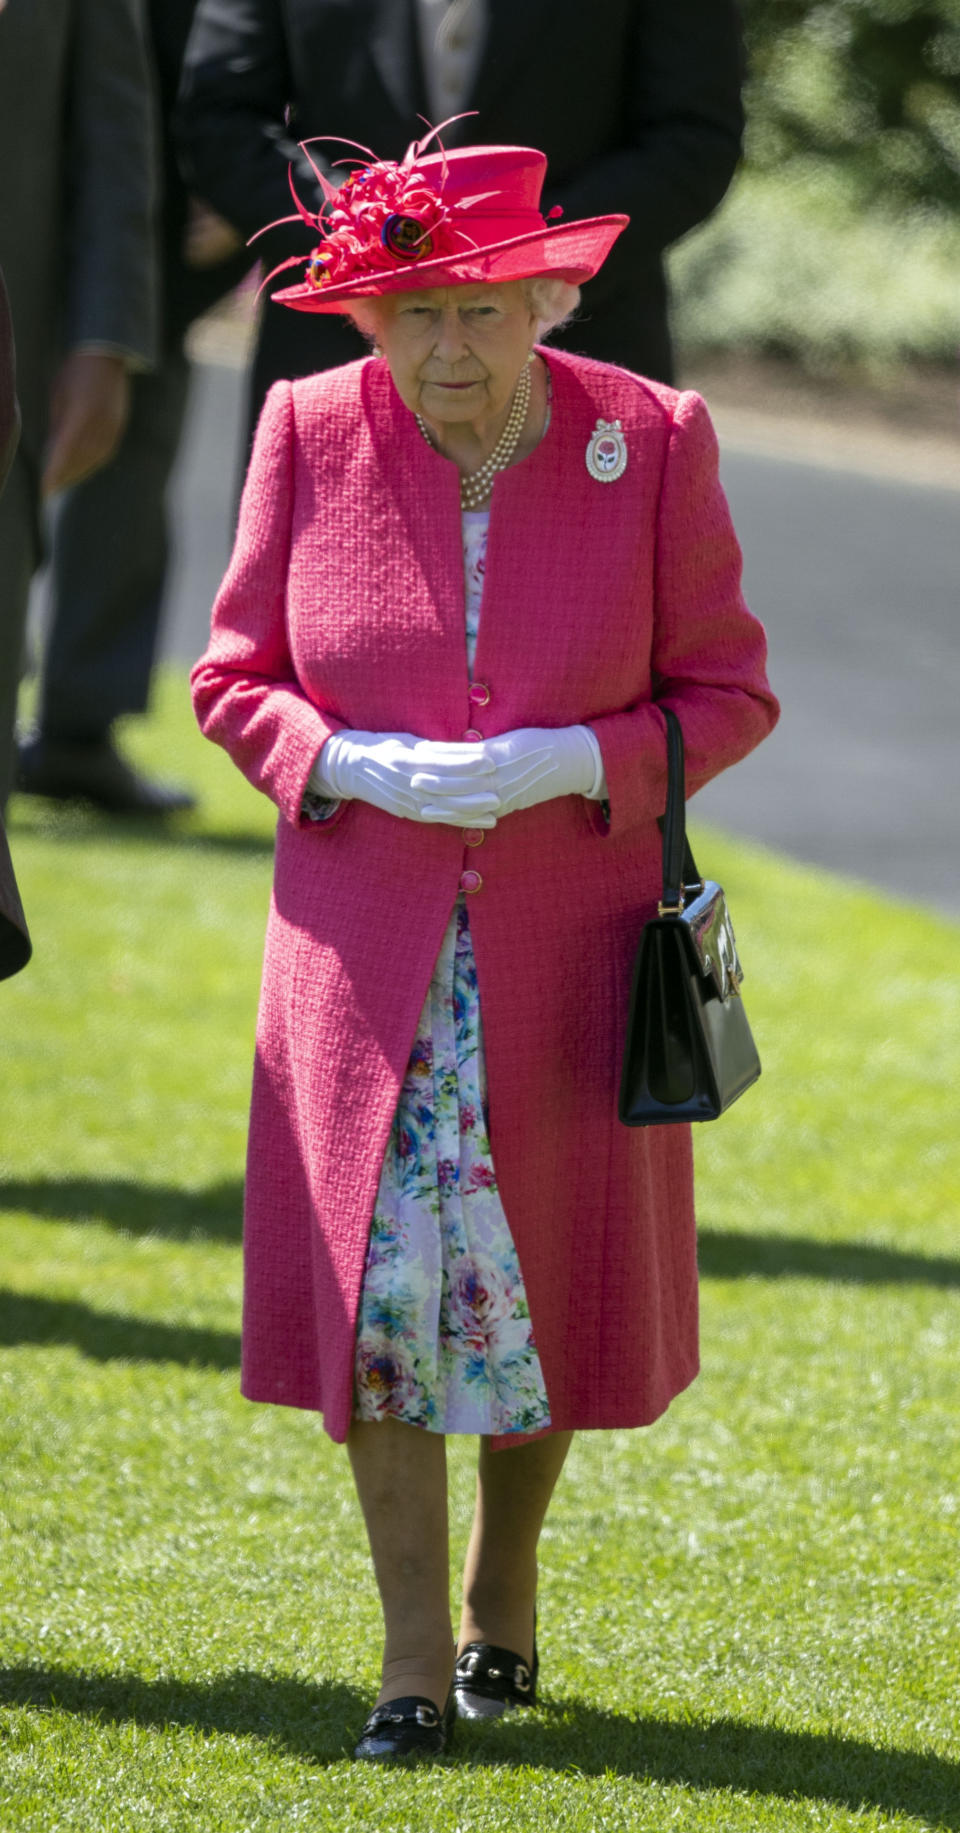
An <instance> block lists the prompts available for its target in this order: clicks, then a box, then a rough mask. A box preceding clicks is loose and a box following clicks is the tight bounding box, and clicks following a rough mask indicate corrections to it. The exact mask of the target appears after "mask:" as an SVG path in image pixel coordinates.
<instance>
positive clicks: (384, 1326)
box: [354, 510, 550, 1435]
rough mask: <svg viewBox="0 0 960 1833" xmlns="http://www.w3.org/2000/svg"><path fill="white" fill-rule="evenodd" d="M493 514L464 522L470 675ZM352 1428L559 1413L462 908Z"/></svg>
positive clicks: (360, 1353)
mask: <svg viewBox="0 0 960 1833" xmlns="http://www.w3.org/2000/svg"><path fill="white" fill-rule="evenodd" d="M488 526H489V511H487V510H474V511H465V512H464V515H463V552H464V571H465V579H466V612H467V661H468V666H469V669H470V672H471V674H472V672H473V659H474V655H475V653H476V644H477V631H478V628H479V623H480V601H481V596H482V592H483V573H484V563H485V557H486V545H487V530H488ZM354 1412H355V1417H356V1418H358V1419H385V1418H387V1417H393V1418H396V1419H402V1420H405V1421H406V1422H407V1423H408V1424H410V1425H416V1426H425V1427H427V1428H428V1429H429V1430H430V1431H433V1432H477V1433H485V1434H490V1435H494V1434H496V1435H503V1434H508V1433H510V1432H523V1433H527V1432H539V1431H543V1430H544V1428H546V1427H548V1426H549V1425H550V1410H549V1406H548V1403H547V1392H546V1388H545V1386H544V1381H543V1373H542V1370H541V1367H540V1358H539V1356H538V1354H537V1348H536V1343H535V1341H534V1336H533V1329H532V1326H531V1322H530V1311H529V1307H528V1305H527V1300H526V1294H525V1292H524V1287H523V1276H522V1274H521V1271H520V1263H519V1261H518V1259H517V1251H516V1248H515V1247H514V1244H513V1239H512V1236H511V1234H510V1227H509V1224H508V1222H507V1218H506V1214H505V1213H504V1208H503V1204H502V1202H501V1201H500V1195H499V1192H498V1190H497V1179H496V1173H495V1171H494V1168H493V1160H492V1158H491V1155H490V1141H489V1139H488V1137H487V1123H486V1075H485V1070H484V1061H483V1035H482V1030H481V1023H480V1001H479V996H478V992H477V970H476V965H475V962H474V958H473V945H472V942H471V940H470V923H469V917H468V913H467V906H466V900H465V898H464V897H463V896H462V895H461V896H460V897H458V899H457V902H456V904H455V906H454V909H453V912H452V914H451V917H450V922H449V923H448V925H447V930H446V934H445V936H444V939H443V942H442V944H441V947H440V953H439V955H438V957H437V963H436V966H435V968H434V971H433V978H432V979H431V982H430V987H429V991H428V993H427V997H426V1000H425V1001H424V1006H423V1011H422V1013H421V1015H420V1022H419V1024H418V1026H417V1036H416V1040H415V1042H414V1046H413V1050H412V1051H411V1054H410V1061H409V1063H408V1065H407V1073H406V1077H405V1078H404V1083H403V1088H402V1089H401V1092H400V1099H399V1102H398V1104H397V1111H396V1114H395V1116H394V1121H393V1126H392V1129H391V1132H390V1137H389V1140H388V1142H387V1149H386V1153H385V1155H384V1161H383V1167H382V1170H381V1174H380V1185H379V1189H378V1191H377V1199H376V1203H375V1205H374V1212H373V1221H372V1223H371V1226H370V1240H369V1244H368V1247H367V1260H366V1266H365V1269H364V1275H363V1287H362V1291H361V1296H360V1307H359V1313H358V1317H357V1339H356V1371H355V1408H354Z"/></svg>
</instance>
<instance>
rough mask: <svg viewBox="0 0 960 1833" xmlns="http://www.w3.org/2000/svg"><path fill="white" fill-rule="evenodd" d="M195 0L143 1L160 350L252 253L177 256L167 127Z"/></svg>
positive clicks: (178, 218) (175, 171) (180, 190)
mask: <svg viewBox="0 0 960 1833" xmlns="http://www.w3.org/2000/svg"><path fill="white" fill-rule="evenodd" d="M196 6H197V0H149V4H148V7H147V22H148V37H149V42H150V48H151V51H152V62H153V73H154V79H155V83H156V90H157V105H158V112H159V117H160V123H159V125H160V155H161V157H160V180H161V187H162V191H161V198H162V208H161V212H160V264H161V282H162V285H161V306H162V311H161V336H162V339H163V344H164V347H165V348H166V349H176V348H178V347H179V345H180V344H181V342H182V340H183V336H184V333H185V332H186V330H187V328H188V326H189V325H191V324H192V323H193V320H194V319H195V318H199V316H200V314H201V313H202V312H206V311H208V310H209V308H210V307H211V306H212V305H215V304H216V301H217V300H218V299H220V298H222V296H223V294H224V293H226V292H229V291H230V290H231V288H233V287H235V286H237V285H239V283H240V281H241V280H242V279H243V277H244V275H245V274H247V273H249V271H250V268H251V267H252V266H253V263H254V260H255V254H254V253H253V251H248V250H247V249H243V251H242V252H241V253H239V254H236V255H232V256H230V257H229V258H228V259H227V260H226V261H221V262H219V263H218V264H217V266H216V267H206V268H194V267H188V266H187V265H186V262H185V261H184V259H183V236H184V231H185V229H186V226H187V213H188V208H189V193H188V190H187V186H186V184H185V183H184V180H183V175H182V173H181V171H180V167H179V164H178V161H177V157H176V152H175V149H174V144H173V138H172V134H171V131H170V126H171V116H172V114H173V110H174V106H175V103H176V99H177V90H178V88H179V86H180V70H181V66H182V63H183V54H184V51H185V49H186V44H187V39H188V38H189V36H190V27H191V24H192V22H193V15H194V13H195V12H196Z"/></svg>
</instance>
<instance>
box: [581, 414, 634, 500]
mask: <svg viewBox="0 0 960 1833" xmlns="http://www.w3.org/2000/svg"><path fill="white" fill-rule="evenodd" d="M626 468H627V442H626V440H625V439H624V437H623V429H622V428H621V425H620V422H619V420H598V421H597V424H596V426H595V427H594V429H593V432H592V433H591V435H590V444H589V445H588V447H587V470H588V471H589V473H590V476H591V477H595V478H596V480H597V482H598V484H613V483H616V480H617V478H618V477H622V476H623V474H624V472H625V470H626Z"/></svg>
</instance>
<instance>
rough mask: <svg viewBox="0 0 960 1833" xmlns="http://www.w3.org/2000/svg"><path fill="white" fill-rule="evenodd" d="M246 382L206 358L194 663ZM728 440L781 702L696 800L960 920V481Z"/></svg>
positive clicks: (185, 616) (185, 603) (179, 480)
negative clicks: (761, 737)
mask: <svg viewBox="0 0 960 1833" xmlns="http://www.w3.org/2000/svg"><path fill="white" fill-rule="evenodd" d="M240 394H241V378H240V376H239V375H238V373H237V371H236V370H233V369H227V368H216V367H213V366H211V365H205V366H203V367H202V368H201V369H200V370H199V371H198V376H197V385H196V389H195V394H194V400H193V408H192V414H191V422H190V429H189V437H188V439H187V440H186V442H185V447H184V452H183V456H182V460H181V463H180V466H179V469H178V472H177V475H176V478H175V481H174V501H175V509H176V513H177V519H178V527H179V530H180V556H179V560H178V563H177V566H176V570H175V575H174V579H173V582H172V593H171V604H170V612H169V617H168V631H167V645H166V647H167V653H168V655H171V656H175V657H177V658H178V659H181V660H187V661H192V660H193V659H194V658H195V656H196V655H197V654H198V653H199V651H200V650H201V649H202V647H203V643H204V640H205V632H206V622H207V618H208V615H209V607H210V603H211V600H212V597H213V594H214V592H215V590H216V586H217V583H218V580H219V577H220V574H221V572H222V570H223V565H224V562H225V559H226V554H227V549H228V544H229V535H230V513H231V507H230V506H231V502H232V493H233V489H234V468H235V454H236V450H237V440H238V431H239V424H240V415H241V405H240ZM720 418H721V421H722V417H720ZM723 447H724V457H723V478H724V483H725V485H726V488H727V492H728V494H729V497H730V501H731V504H732V507H733V512H734V519H735V521H736V524H737V529H738V532H739V534H740V538H741V541H742V544H743V548H744V552H745V554H746V567H745V580H746V589H747V597H748V600H749V602H750V604H751V606H752V607H753V609H754V610H755V611H756V612H757V613H758V614H759V616H760V617H762V618H763V620H764V622H765V624H766V625H767V630H768V634H769V638H770V673H771V679H772V681H773V684H774V687H775V688H776V690H777V692H778V693H779V695H780V697H781V700H782V702H783V708H784V711H783V718H782V720H781V724H780V726H779V727H778V729H777V731H776V732H775V733H774V735H773V737H772V738H771V739H770V740H768V742H767V743H766V744H765V745H763V746H762V747H761V749H760V750H759V751H758V752H756V753H755V754H754V756H753V757H750V758H748V759H747V760H746V761H745V762H744V763H743V764H741V765H739V766H738V767H737V769H736V770H733V771H730V772H728V773H727V774H726V775H725V776H723V777H721V778H719V779H718V780H717V782H716V783H713V784H710V785H709V786H708V787H707V789H706V790H704V791H703V792H702V794H701V795H700V796H698V797H697V800H696V803H695V808H696V811H697V813H698V814H701V815H702V816H703V817H705V818H709V819H710V820H712V821H715V822H716V823H717V824H718V825H722V826H724V827H726V828H728V829H730V830H731V831H732V832H734V833H739V834H742V835H745V836H747V837H750V838H754V839H758V840H761V841H764V842H767V843H769V844H770V845H772V846H775V847H781V848H783V849H784V851H786V852H788V853H791V854H793V855H795V856H796V857H797V858H799V859H804V860H810V861H813V862H814V863H816V864H819V865H825V866H830V867H833V868H835V869H837V870H839V871H845V872H849V873H852V874H854V875H857V876H860V877H862V878H865V879H869V880H873V881H874V882H876V883H877V884H879V885H882V886H884V887H885V888H887V889H888V890H891V891H893V892H895V893H897V894H899V895H902V896H905V897H908V898H910V899H912V900H914V901H921V902H929V903H930V904H931V905H933V906H935V907H937V908H939V909H940V910H943V911H946V912H947V913H948V914H950V915H952V916H955V917H956V916H960V643H958V624H960V618H958V612H960V495H958V494H957V493H956V491H953V490H951V489H949V488H946V487H944V488H936V487H934V486H931V485H929V484H926V483H920V482H917V481H906V480H901V479H898V478H897V477H896V476H894V475H881V474H877V475H871V474H870V471H871V470H872V469H873V467H869V466H864V468H863V469H861V470H843V469H840V468H838V467H837V466H836V465H835V464H834V465H832V466H831V467H824V466H821V465H819V464H817V463H816V462H814V461H813V460H812V459H811V461H810V462H807V461H800V460H798V459H797V457H796V455H795V454H794V455H793V456H791V457H789V458H779V457H776V456H773V455H772V454H771V453H770V452H766V453H765V452H763V451H762V450H761V449H759V446H758V440H757V438H756V436H755V435H753V436H751V438H750V439H749V440H742V441H740V442H739V443H738V442H737V439H736V434H735V433H734V435H733V437H731V438H730V439H727V440H724V442H723ZM881 469H883V468H881V467H878V468H877V470H878V473H879V471H880V470H881ZM890 469H891V470H892V469H893V467H890Z"/></svg>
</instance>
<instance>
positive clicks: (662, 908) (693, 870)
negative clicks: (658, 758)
mask: <svg viewBox="0 0 960 1833" xmlns="http://www.w3.org/2000/svg"><path fill="white" fill-rule="evenodd" d="M660 711H661V713H662V714H663V717H664V721H665V723H666V728H667V807H666V812H665V814H664V816H663V820H662V821H661V823H660V825H661V828H662V831H663V891H662V895H661V899H660V905H659V914H660V915H661V916H679V914H680V912H681V911H682V909H683V906H684V902H685V891H686V890H690V889H692V888H693V887H694V886H697V888H698V889H699V887H700V884H701V882H702V881H701V878H700V874H699V872H698V871H697V867H696V861H695V860H694V857H693V854H692V853H691V851H690V842H689V841H688V839H687V822H686V800H687V785H686V772H685V770H684V761H683V727H682V725H681V724H680V721H679V719H678V718H677V715H676V713H675V712H674V711H673V708H672V707H669V706H662V707H661V708H660Z"/></svg>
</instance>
